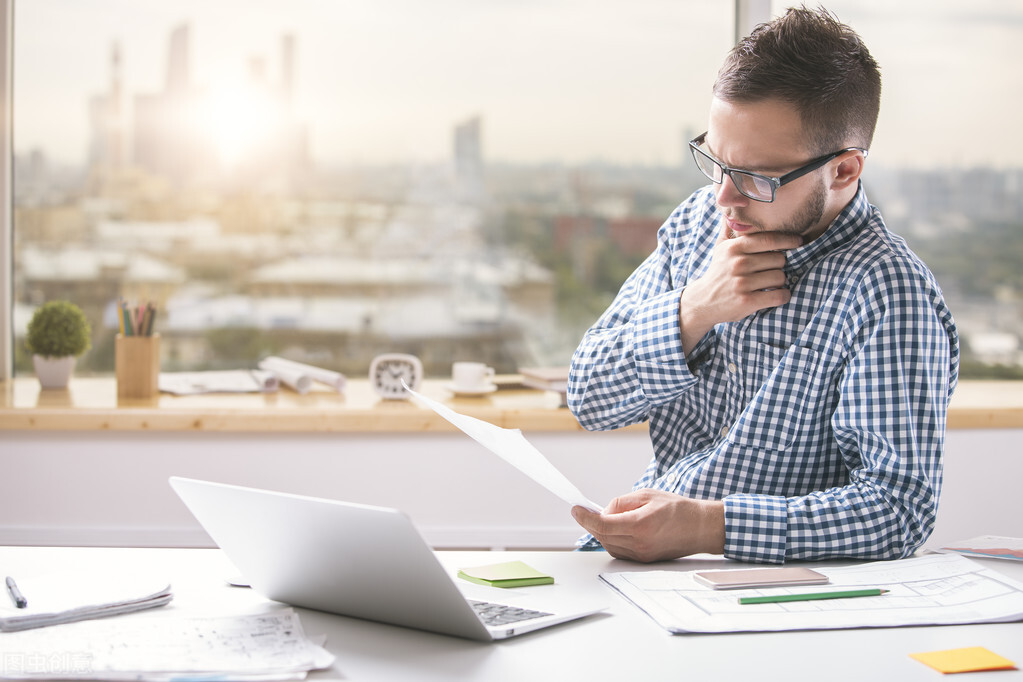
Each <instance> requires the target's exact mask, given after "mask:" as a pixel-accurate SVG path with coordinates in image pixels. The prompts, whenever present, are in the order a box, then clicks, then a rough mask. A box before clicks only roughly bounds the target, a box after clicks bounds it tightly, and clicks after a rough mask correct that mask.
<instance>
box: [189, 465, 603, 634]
mask: <svg viewBox="0 0 1023 682" xmlns="http://www.w3.org/2000/svg"><path fill="white" fill-rule="evenodd" d="M170 485H171V487H172V488H173V489H174V491H175V492H176V493H177V494H178V496H179V497H180V498H181V499H182V501H183V502H184V503H185V505H186V506H187V507H188V509H189V510H190V511H191V512H192V514H193V515H194V516H195V517H196V519H198V521H199V523H200V524H202V527H203V528H204V529H205V530H206V532H207V533H209V535H210V537H211V538H213V541H214V542H215V543H216V544H217V545H218V546H219V547H220V548H221V549H222V550H223V551H224V553H225V554H226V555H227V556H228V558H229V559H231V561H233V562H234V564H235V566H236V567H237V568H238V570H240V571H241V572H242V574H243V575H244V576H245V579H246V581H247V582H248V583H249V584H250V585H251V586H252V588H253V589H254V590H256V591H257V592H259V593H260V594H262V595H263V596H265V597H268V598H269V599H273V600H275V601H280V602H284V603H286V604H291V605H293V606H299V607H303V608H308V609H315V610H318V611H327V612H329V613H337V614H341V615H344V616H352V617H355V618H364V619H367V620H374V621H379V622H383V623H391V624H393V625H401V626H405V627H410V628H417V629H420V630H428V631H431V632H437V633H441V634H445V635H453V636H456V637H464V638H466V639H472V640H477V641H493V640H497V639H505V638H508V637H512V636H515V635H520V634H523V633H526V632H532V631H534V630H538V629H540V628H545V627H548V626H551V625H557V624H559V623H564V622H566V621H570V620H574V619H577V618H582V617H584V616H588V615H591V614H593V613H597V612H598V611H602V610H604V609H605V608H606V606H605V605H602V604H592V603H584V604H579V603H578V602H576V601H574V600H568V599H566V598H563V597H561V596H559V595H558V594H557V593H558V590H556V589H555V590H550V589H549V588H556V587H557V586H556V585H546V586H543V587H534V588H527V589H525V590H524V593H523V594H511V593H510V591H509V590H507V589H499V588H488V587H481V586H478V585H474V584H472V583H469V582H467V581H461V580H459V581H457V582H458V583H462V582H464V583H465V585H460V584H456V580H455V579H454V578H452V576H451V575H449V573H448V571H447V570H446V569H445V568H444V567H443V566H442V565H441V564H440V562H439V561H438V559H437V557H436V555H435V554H434V552H433V550H432V549H431V548H430V547H429V545H427V543H426V541H425V540H424V539H423V537H422V535H420V533H419V531H418V530H417V529H416V528H415V526H414V525H413V524H412V521H411V520H410V519H409V518H408V517H407V516H406V515H405V514H403V513H402V512H401V511H399V510H396V509H387V508H383V507H374V506H369V505H363V504H354V503H350V502H341V501H336V500H327V499H321V498H315V497H306V496H302V495H293V494H288V493H282V492H274V491H270V490H260V489H257V488H245V487H241V486H236V485H228V484H224V483H214V482H210V481H200V480H195V479H189V478H180V477H177V476H174V477H171V479H170ZM544 590H548V591H546V592H545V591H544ZM512 592H514V591H512ZM494 595H497V596H498V597H500V599H492V598H491V597H492V596H494ZM541 598H543V602H540V601H534V600H538V599H541Z"/></svg>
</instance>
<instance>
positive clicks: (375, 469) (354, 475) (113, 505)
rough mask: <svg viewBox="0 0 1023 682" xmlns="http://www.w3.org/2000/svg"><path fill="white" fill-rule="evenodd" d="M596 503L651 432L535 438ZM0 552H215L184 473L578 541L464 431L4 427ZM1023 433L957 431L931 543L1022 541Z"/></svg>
mask: <svg viewBox="0 0 1023 682" xmlns="http://www.w3.org/2000/svg"><path fill="white" fill-rule="evenodd" d="M527 437H528V438H529V440H530V442H532V443H533V444H534V445H536V446H537V448H538V449H539V450H540V451H541V452H543V453H544V454H546V455H547V456H548V457H549V458H550V459H551V461H552V462H553V463H554V464H555V465H556V466H557V467H558V468H559V469H561V470H562V471H563V472H564V473H565V474H566V475H567V476H568V477H569V479H570V480H572V481H574V482H575V483H576V484H577V485H578V486H579V488H580V489H581V490H582V491H583V493H584V494H585V495H587V496H588V497H590V498H591V499H593V500H595V501H598V502H604V501H606V500H608V499H610V498H611V497H613V496H615V495H617V494H621V493H623V492H626V491H627V490H628V489H629V487H630V486H631V484H632V482H633V481H634V480H635V479H636V478H637V477H638V475H639V474H640V473H641V472H642V470H643V468H644V467H645V465H646V463H647V461H648V459H649V457H650V445H649V442H648V439H647V436H646V433H645V432H643V431H631V432H620V433H618V432H613V433H531V434H527ZM0 438H2V440H0V467H2V469H0V545H3V544H47V545H49V544H54V545H60V544H66V545H133V546H162V545H182V546H191V545H203V544H208V538H206V536H205V534H204V533H203V532H202V530H201V529H200V528H199V527H198V526H197V525H196V523H195V521H194V520H193V519H192V517H191V515H190V514H189V513H188V511H187V510H186V509H185V508H184V507H183V506H182V505H181V503H180V502H179V501H178V499H177V498H176V497H175V496H174V494H173V492H172V491H171V490H170V488H169V486H168V485H167V477H168V476H171V475H179V476H190V477H195V478H206V479H211V480H218V481H224V482H228V483H237V484H241V485H252V486H257V487H266V488H272V489H276V490H285V491H288V492H295V493H301V494H308V495H317V496H322V497H329V498H336V499H346V500H351V501H355V502H362V503H367V504H376V505H382V506H391V507H398V508H400V509H403V510H404V511H406V512H407V513H408V514H409V515H410V516H411V517H412V519H413V520H414V521H415V522H416V524H417V525H418V526H419V527H420V528H421V529H422V530H423V532H424V534H425V535H426V536H427V539H428V540H429V541H430V542H431V543H432V544H434V545H435V546H439V547H568V546H571V544H572V543H573V541H574V539H575V538H576V537H577V536H578V534H579V531H578V527H577V526H576V525H575V523H574V522H573V521H572V518H571V516H569V514H568V508H567V505H565V504H564V503H563V502H561V500H559V499H558V498H556V497H554V496H553V495H551V494H550V493H548V492H547V491H546V490H544V489H542V488H540V487H539V486H537V485H536V484H535V483H533V482H532V481H530V480H529V479H527V478H525V477H524V476H523V475H522V474H520V473H519V472H518V471H516V470H515V469H513V468H512V467H510V466H509V465H508V464H506V463H504V462H503V461H501V460H500V459H498V458H497V457H496V456H494V455H493V454H491V453H489V452H487V451H486V450H484V449H483V448H482V447H480V446H479V445H477V444H476V443H475V442H473V441H471V440H469V439H468V438H466V437H465V436H463V435H461V434H457V433H450V434H449V433H443V434H438V433H430V434H418V435H415V434H407V435H405V434H402V435H397V434H395V435H383V434H308V435H301V434H300V435H294V434H280V435H278V434H217V433H199V434H196V433H138V432H81V433H78V432H75V433H63V432H34V431H32V432H30V431H4V432H0ZM1020 443H1023V430H1020V429H1006V430H977V431H975V430H955V431H951V432H949V436H948V451H947V456H946V464H945V486H944V492H943V495H942V502H941V509H940V512H939V518H938V525H937V527H936V529H935V532H934V535H933V536H932V538H931V541H930V542H928V546H936V545H940V544H943V543H946V542H951V541H954V540H958V539H964V538H967V537H970V536H972V535H980V534H993V535H1010V536H1017V537H1019V536H1023V514H1021V513H1020V506H1019V501H1018V500H1019V498H1018V497H1017V495H1018V492H1017V489H1018V487H1019V481H1021V480H1023V454H1021V453H1020V448H1019V444H1020Z"/></svg>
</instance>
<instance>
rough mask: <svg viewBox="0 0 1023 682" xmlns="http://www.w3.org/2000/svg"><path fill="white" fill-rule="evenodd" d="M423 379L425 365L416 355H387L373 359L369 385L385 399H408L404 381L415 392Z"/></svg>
mask: <svg viewBox="0 0 1023 682" xmlns="http://www.w3.org/2000/svg"><path fill="white" fill-rule="evenodd" d="M422 378H423V364H422V363H421V362H420V361H419V358H417V357H415V356H414V355H405V354H403V353H386V354H384V355H378V356H377V357H376V358H374V359H373V363H372V364H371V365H370V367H369V383H370V384H371V385H372V386H373V388H374V390H376V392H377V393H378V394H379V395H381V396H382V397H384V398H408V397H409V395H408V393H407V392H406V391H405V388H404V387H403V386H402V385H401V382H402V379H404V380H405V383H406V384H408V387H409V388H411V389H413V390H415V389H417V388H419V382H420V381H421V380H422Z"/></svg>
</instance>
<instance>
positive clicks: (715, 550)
mask: <svg viewBox="0 0 1023 682" xmlns="http://www.w3.org/2000/svg"><path fill="white" fill-rule="evenodd" d="M572 516H573V517H574V518H575V520H576V521H577V522H578V523H579V525H580V526H582V527H583V528H585V529H586V530H587V531H588V532H589V533H590V534H592V535H593V537H595V538H597V540H598V541H599V542H600V544H602V545H603V546H604V549H606V550H607V551H608V553H610V554H611V556H613V557H615V558H616V559H632V560H634V561H661V560H664V559H675V558H678V557H681V556H687V555H689V554H696V553H699V552H708V553H711V554H721V553H723V552H724V549H725V504H724V502H721V501H712V500H694V499H691V498H688V497H682V496H681V495H676V494H675V493H668V492H664V491H661V490H637V491H636V492H632V493H629V494H628V495H623V496H621V497H616V498H615V499H613V500H611V503H610V504H609V505H608V506H607V508H606V509H605V510H604V512H603V513H602V514H597V513H595V512H592V511H589V510H588V509H585V508H583V507H573V508H572Z"/></svg>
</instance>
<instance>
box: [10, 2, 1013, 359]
mask: <svg viewBox="0 0 1023 682" xmlns="http://www.w3.org/2000/svg"><path fill="white" fill-rule="evenodd" d="M6 2H10V0H4V3H6ZM766 4H767V0H737V2H736V6H737V7H738V8H739V12H738V13H739V14H740V16H742V17H744V18H743V19H742V21H748V19H746V18H745V17H746V16H747V13H752V15H753V21H757V20H760V19H763V18H766V17H761V16H757V13H759V12H766V10H765V9H764V6H765V5H766ZM254 5H255V6H254ZM828 7H829V8H830V9H832V10H833V11H834V12H835V13H836V14H837V15H838V16H839V17H840V18H841V19H842V20H843V21H845V22H846V23H848V24H850V25H851V26H853V28H855V29H856V30H857V31H858V32H859V33H860V34H861V35H862V36H863V37H864V39H865V40H866V42H867V44H868V45H869V47H870V49H871V51H872V52H873V54H874V55H875V57H876V58H877V59H878V61H879V62H880V64H881V67H882V74H883V78H884V94H883V101H882V111H881V120H880V122H879V126H878V132H877V135H876V138H875V142H874V145H873V149H872V150H871V157H870V163H869V164H868V170H867V173H866V176H865V180H864V182H865V185H866V187H867V191H868V195H869V196H870V198H871V201H872V202H873V203H874V204H876V205H877V206H879V208H880V209H881V210H882V212H883V214H884V215H885V218H886V220H887V222H888V224H889V227H890V228H891V229H892V230H893V231H895V232H896V233H899V234H901V235H903V236H905V237H906V238H907V240H908V241H909V243H910V245H911V246H912V247H913V248H914V250H916V251H917V252H918V253H919V254H920V255H921V256H922V257H923V258H924V260H925V261H927V263H928V264H929V265H930V266H931V268H932V269H933V270H934V272H935V274H936V275H937V277H938V279H939V281H940V282H941V284H942V286H943V288H944V290H945V293H946V296H947V298H948V300H949V304H950V305H951V307H952V310H953V313H954V314H955V315H956V319H957V321H958V323H959V326H960V331H961V333H962V339H963V342H964V363H963V377H964V378H981V377H1011V378H1021V377H1023V368H1021V364H1023V358H1021V353H1020V337H1021V335H1023V321H1021V319H1020V310H1021V306H1020V296H1021V291H1023V281H1021V279H1023V274H1021V273H1023V268H1021V267H1020V263H1021V262H1023V229H1021V226H1023V219H1021V216H1023V192H1021V191H1020V188H1021V185H1023V167H1021V164H1020V163H1019V161H1018V159H1020V158H1023V154H1021V152H1023V150H1021V149H1020V147H1021V146H1023V138H1020V136H1019V135H1016V134H1014V132H1013V131H1014V118H1013V117H1014V112H1015V111H1016V110H1017V109H1018V108H1019V106H1018V105H1019V104H1020V102H1019V99H1020V96H1021V95H1020V93H1023V87H1021V79H1023V75H1021V74H1020V73H1019V72H1018V70H1015V71H1014V70H1012V69H1005V68H1001V67H1002V66H1003V65H1005V64H1014V63H1015V61H1016V56H1015V54H1014V53H1013V52H1012V51H1011V50H1012V46H1013V45H1015V44H1017V43H1018V42H1019V39H1020V38H1021V37H1023V36H1021V33H1023V21H1021V19H1023V8H1020V7H1017V6H1015V5H1014V4H1012V3H1009V4H1006V3H1002V2H999V1H998V0H981V1H980V2H974V3H970V4H968V5H967V4H963V3H961V2H951V1H950V0H942V1H941V2H926V3H925V2H922V0H913V1H911V2H903V3H891V2H885V3H882V2H881V1H880V0H855V1H853V0H834V1H833V2H829V3H828ZM782 8H783V4H782V3H779V2H774V3H773V6H772V8H771V10H772V11H773V12H774V13H775V14H777V13H780V12H781V11H782ZM13 15H14V40H13V52H14V73H13V75H14V84H13V93H12V95H13V105H12V107H11V108H12V111H13V117H14V139H13V162H14V163H13V167H14V178H13V183H14V184H13V193H14V200H13V201H14V216H13V221H14V222H13V224H14V228H13V232H14V235H13V257H12V258H11V257H10V254H8V257H9V258H10V261H11V262H12V263H13V266H11V265H10V263H7V262H5V263H3V264H0V279H2V280H3V282H2V286H3V287H7V286H11V287H13V294H12V296H11V298H12V300H13V311H4V312H5V313H8V315H5V323H6V320H7V318H8V317H11V318H13V328H14V335H15V337H16V338H15V339H14V343H13V348H11V349H10V350H11V352H10V355H12V356H13V359H14V364H15V371H16V372H18V371H20V372H27V371H28V368H29V366H30V365H29V361H28V358H27V356H26V355H27V354H26V351H25V350H24V346H23V341H22V337H23V334H24V329H25V325H26V323H27V320H28V317H29V315H30V314H31V311H32V310H33V309H34V308H35V306H37V305H38V304H40V303H41V302H43V301H45V300H49V299H52V298H69V299H71V300H73V301H75V302H76V303H78V304H79V305H81V306H82V307H83V308H84V309H85V310H86V312H87V313H88V315H89V317H90V319H91V320H92V322H93V330H94V339H93V349H92V350H91V351H89V353H87V354H86V356H85V357H83V358H82V360H80V362H79V371H80V372H86V373H87V372H92V373H96V374H105V373H109V372H111V371H112V367H113V336H114V332H115V323H114V319H115V318H114V316H113V315H112V311H113V308H114V306H115V305H116V303H117V301H118V299H119V298H120V297H123V298H126V299H145V300H152V301H155V302H156V303H157V304H158V305H159V306H160V316H159V317H158V322H157V328H158V330H159V331H160V332H161V335H162V336H163V344H162V345H163V348H164V351H165V357H164V363H163V366H164V368H165V369H202V368H221V367H244V366H251V364H252V363H254V362H255V361H256V360H257V359H258V358H259V357H262V356H263V355H266V354H268V353H277V354H283V355H287V356H289V357H292V358H294V359H297V360H303V361H308V362H313V363H315V364H320V365H323V366H328V367H331V368H334V369H338V370H340V371H343V372H345V373H348V374H350V375H352V376H361V375H362V374H363V373H364V371H365V368H366V367H367V366H368V363H369V359H370V357H371V356H372V355H373V354H375V353H376V352H379V351H382V350H396V351H407V352H414V353H417V354H419V355H420V356H421V357H422V358H423V360H424V362H425V364H426V367H427V371H428V373H429V374H432V375H435V376H439V375H446V374H447V372H448V371H449V368H450V363H451V362H452V361H453V360H455V359H479V360H483V361H486V362H488V363H490V364H492V365H494V366H496V367H497V368H498V370H499V371H514V370H515V369H516V367H517V366H521V365H524V364H563V363H566V362H567V361H568V358H569V356H570V353H571V351H572V349H573V348H574V347H575V344H576V343H577V341H578V339H579V337H580V336H581V334H582V332H583V330H584V329H585V328H586V327H587V326H588V325H589V324H590V323H591V322H592V321H593V320H594V319H595V317H596V316H597V314H599V312H600V311H601V310H602V309H603V308H604V306H605V305H606V304H607V302H608V301H609V300H610V299H611V297H613V295H614V293H615V292H616V291H617V288H618V286H619V285H620V284H621V282H622V280H623V279H624V278H625V276H626V275H627V274H628V273H629V272H630V271H631V270H632V268H633V267H634V266H635V265H636V264H637V263H638V262H639V261H640V260H642V258H643V257H644V256H645V255H646V253H647V251H648V250H649V248H650V245H651V244H652V241H653V238H654V232H655V230H656V228H657V227H658V226H659V225H660V223H661V222H662V221H663V220H664V218H665V217H666V216H667V215H668V213H669V212H670V211H671V209H672V208H673V207H674V206H675V205H676V204H677V202H678V201H679V200H681V199H682V198H684V197H685V196H686V195H687V194H688V193H689V192H690V191H691V190H692V189H694V188H695V187H696V186H698V185H700V184H702V183H703V182H704V180H703V177H702V176H701V175H699V173H698V171H696V170H695V168H694V167H693V166H692V163H691V160H690V159H689V157H688V156H687V153H686V149H685V142H686V140H688V139H689V138H690V137H692V135H694V134H695V133H698V132H700V131H701V130H702V129H703V128H704V127H705V125H706V123H705V122H706V108H707V104H708V102H709V98H710V86H711V83H712V82H713V78H714V75H715V74H716V71H717V68H718V66H719V65H720V62H721V59H722V58H723V56H724V54H725V52H726V51H727V50H728V48H729V46H730V45H731V44H732V42H733V21H734V20H735V15H736V10H735V8H733V7H732V6H730V5H727V6H726V5H724V4H722V3H718V2H714V0H685V1H684V2H675V1H673V0H643V1H641V2H636V3H631V4H629V5H628V7H627V8H625V7H624V6H623V5H621V3H615V2H611V1H610V0H600V1H599V2H592V1H591V2H585V1H583V0H554V1H552V2H545V3H480V2H472V1H471V0H439V1H438V2H434V3H426V4H424V3H418V2H415V1H414V0H388V1H386V2H371V1H370V0H355V1H353V2H346V3H338V4H332V3H327V4H324V3H319V2H313V0H296V2H293V3H289V4H288V7H287V9H286V11H284V10H281V9H280V8H277V7H270V6H268V5H263V4H256V3H244V2H242V1H241V0H215V1H214V2H200V1H199V0H187V1H185V0H183V1H182V2H178V3H161V2H156V1H155V0H150V1H147V2H131V3H128V2H120V1H119V0H88V1H84V2H67V1H66V0H31V2H30V1H27V0H23V1H21V2H17V3H16V4H15V5H14V8H13ZM740 23H741V21H740ZM741 32H743V33H745V32H746V30H745V29H741ZM8 267H10V268H11V270H10V271H9V270H7V268H8ZM0 291H2V289H0ZM2 298H4V299H6V298H7V297H6V296H3V297H2ZM0 331H2V329H0ZM6 336H7V335H5V339H4V340H3V342H0V352H2V351H4V349H5V347H6V348H9V347H7V346H6V345H5V344H6V343H7V338H6ZM4 354H5V355H6V353H4Z"/></svg>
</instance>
